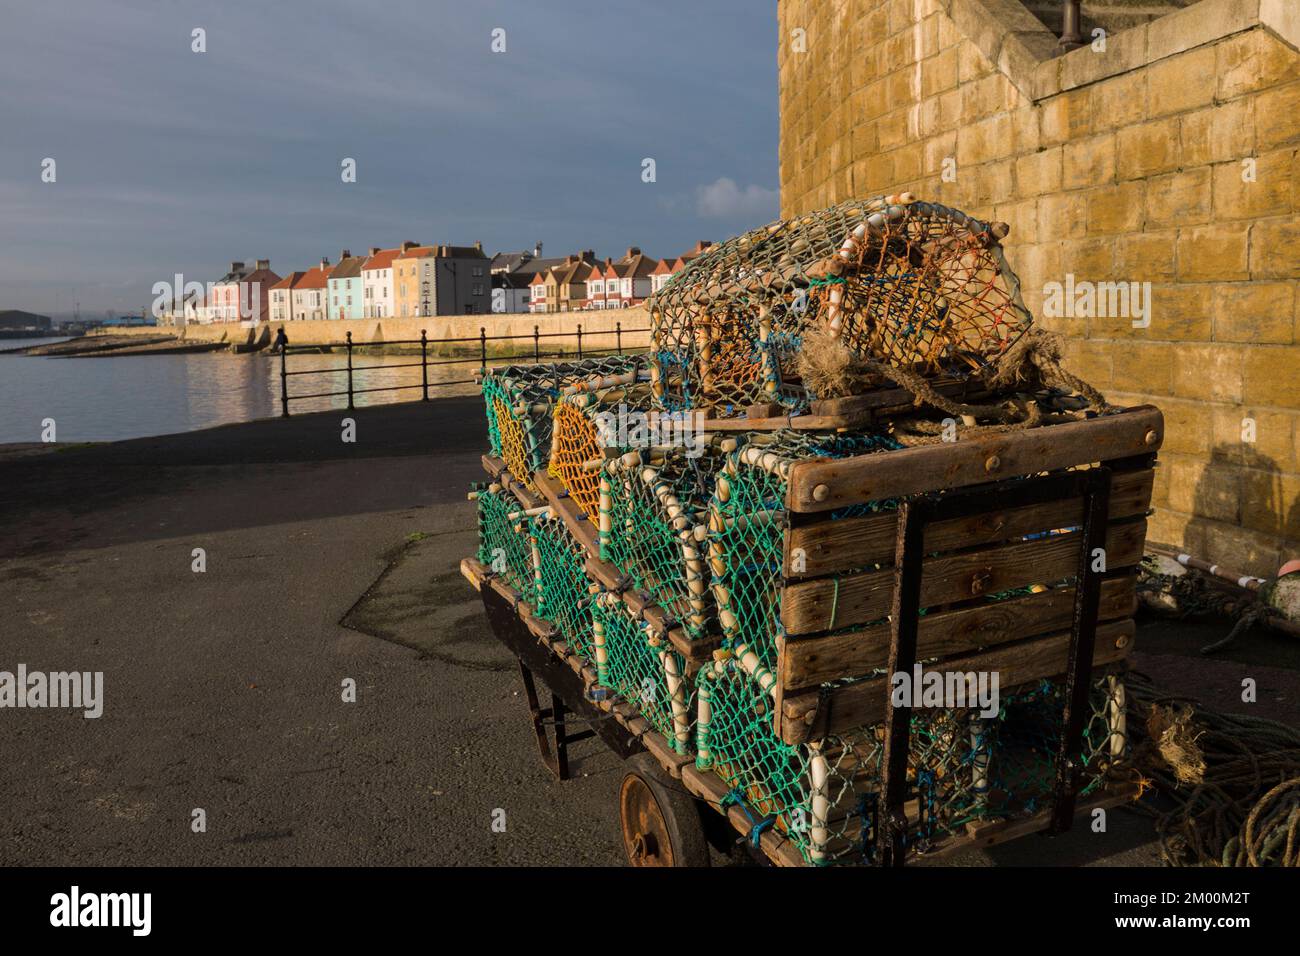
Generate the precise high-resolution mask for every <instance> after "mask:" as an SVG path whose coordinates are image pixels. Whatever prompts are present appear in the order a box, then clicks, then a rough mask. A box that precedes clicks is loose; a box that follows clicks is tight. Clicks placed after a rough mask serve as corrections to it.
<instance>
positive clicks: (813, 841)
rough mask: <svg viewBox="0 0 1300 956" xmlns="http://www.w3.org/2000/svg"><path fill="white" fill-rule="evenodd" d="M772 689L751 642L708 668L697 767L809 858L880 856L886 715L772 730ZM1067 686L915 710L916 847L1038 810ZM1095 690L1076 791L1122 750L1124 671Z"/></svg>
mask: <svg viewBox="0 0 1300 956" xmlns="http://www.w3.org/2000/svg"><path fill="white" fill-rule="evenodd" d="M1117 688H1118V691H1117V690H1116V689H1117ZM775 689H776V678H775V676H774V675H773V674H771V673H770V672H768V671H766V670H765V669H764V668H763V667H762V666H761V665H760V664H758V663H757V659H756V657H754V656H752V655H750V654H748V653H747V651H746V649H744V648H741V649H738V651H737V652H736V654H735V655H734V656H729V655H727V654H726V653H725V652H724V653H723V654H719V655H718V656H717V658H716V659H715V660H714V661H713V662H712V663H711V664H710V665H708V666H706V667H705V668H704V669H703V670H701V672H700V674H699V675H698V677H697V697H698V701H699V703H698V708H699V709H698V716H697V719H696V758H695V764H696V766H697V767H698V768H699V769H701V770H712V771H713V772H714V773H715V774H717V775H718V776H719V777H720V778H721V779H722V781H723V782H724V783H725V784H726V785H727V786H728V787H730V788H731V792H730V799H731V800H734V801H738V802H740V803H742V804H743V806H744V808H745V810H746V812H747V813H748V814H749V816H750V817H751V819H752V820H753V821H754V824H755V826H757V827H765V826H773V827H775V828H776V829H777V830H778V831H780V832H781V833H783V834H785V835H786V836H787V837H789V839H790V840H791V841H792V842H793V843H794V845H795V846H796V847H798V849H799V852H800V853H801V854H802V856H803V857H804V859H805V860H806V861H807V862H809V863H813V864H817V865H832V864H858V863H869V862H876V856H877V850H878V841H879V840H880V838H881V835H882V820H881V800H880V794H881V789H882V783H883V781H882V778H881V766H882V760H883V755H884V737H885V727H884V724H883V723H878V724H875V725H873V726H869V727H859V728H851V729H848V730H844V731H842V732H840V733H838V734H834V735H830V736H827V737H825V738H822V739H819V740H815V741H807V742H804V743H799V744H791V743H787V742H786V741H783V740H782V739H781V738H780V737H779V736H778V735H777V734H776V733H775V732H774V731H773V713H774V709H775V706H776V705H775V701H774V697H773V693H774V691H775ZM1060 692H1061V691H1060V687H1059V685H1057V684H1050V683H1049V684H1046V686H1043V687H1034V688H1029V689H1025V690H1023V691H1022V692H1021V693H1018V694H1016V695H1014V696H1010V697H1008V698H1007V699H1006V700H1005V701H1004V702H1003V706H1002V708H1001V710H1000V711H999V713H998V714H997V715H996V716H987V717H986V716H984V715H983V714H982V713H981V711H979V710H977V709H975V708H969V707H966V708H934V709H922V710H914V711H913V712H912V716H911V722H910V735H909V745H908V757H907V780H906V791H905V794H904V806H905V807H906V808H907V820H908V835H907V845H908V846H909V847H910V848H912V849H913V850H914V851H916V852H918V853H921V854H924V853H925V852H926V851H927V850H930V849H933V848H934V847H935V846H936V845H938V844H939V843H941V842H942V841H943V840H945V839H946V838H949V837H952V836H955V835H957V834H960V833H962V832H963V831H964V830H965V828H966V825H967V824H970V823H975V822H977V821H981V820H989V819H1002V818H1018V817H1026V816H1032V815H1033V814H1035V813H1037V812H1039V811H1040V810H1041V809H1043V807H1044V806H1045V805H1046V801H1047V798H1048V795H1049V794H1050V792H1051V787H1052V769H1053V762H1052V761H1053V758H1054V757H1055V754H1056V752H1057V749H1058V747H1059V745H1060V738H1061V723H1060V719H1059V708H1060V704H1061V700H1060V699H1059V694H1060ZM1089 701H1090V708H1091V718H1090V720H1089V723H1088V731H1087V733H1086V734H1085V739H1084V747H1083V748H1082V751H1081V753H1080V754H1079V755H1077V762H1078V763H1079V765H1080V766H1081V768H1082V775H1083V779H1082V786H1081V788H1080V791H1079V792H1080V793H1081V794H1087V793H1091V792H1092V791H1093V790H1095V789H1097V788H1098V787H1100V786H1101V785H1102V784H1103V783H1104V782H1105V780H1106V779H1107V774H1110V773H1112V772H1114V771H1115V770H1117V769H1119V768H1120V767H1122V765H1123V755H1124V752H1125V748H1124V742H1123V735H1124V728H1123V717H1122V701H1123V691H1122V678H1121V677H1120V676H1119V675H1117V674H1112V675H1107V676H1102V677H1101V678H1099V679H1098V680H1097V681H1095V683H1094V685H1093V688H1092V693H1091V695H1090V698H1089ZM1117 703H1118V704H1119V707H1120V710H1119V713H1118V715H1117V714H1116V712H1115V707H1116V704H1117ZM1053 708H1055V709H1053Z"/></svg>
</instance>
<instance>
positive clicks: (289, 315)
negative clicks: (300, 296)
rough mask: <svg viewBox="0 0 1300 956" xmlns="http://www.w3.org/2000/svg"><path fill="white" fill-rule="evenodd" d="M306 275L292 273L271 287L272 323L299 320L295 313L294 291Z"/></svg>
mask: <svg viewBox="0 0 1300 956" xmlns="http://www.w3.org/2000/svg"><path fill="white" fill-rule="evenodd" d="M306 274H307V273H305V272H290V273H289V274H288V275H287V276H285V277H284V278H283V279H281V280H280V281H279V282H277V283H276V284H275V285H273V286H271V295H270V299H271V321H272V322H289V321H292V320H293V319H295V318H297V316H295V315H294V312H293V290H294V288H296V287H297V285H298V283H299V282H301V281H302V277H303V276H305V275H306Z"/></svg>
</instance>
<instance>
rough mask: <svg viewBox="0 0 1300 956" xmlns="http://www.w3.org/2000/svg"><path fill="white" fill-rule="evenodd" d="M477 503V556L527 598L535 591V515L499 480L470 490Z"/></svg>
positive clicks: (529, 599)
mask: <svg viewBox="0 0 1300 956" xmlns="http://www.w3.org/2000/svg"><path fill="white" fill-rule="evenodd" d="M471 497H473V498H474V500H475V502H476V503H477V505H478V553H477V557H478V560H479V561H480V562H481V563H482V564H483V565H484V566H486V567H487V568H488V570H489V571H491V572H492V573H493V574H497V575H500V576H501V578H502V579H503V580H504V581H505V582H506V583H507V584H509V585H510V587H511V588H513V589H514V590H515V592H516V593H518V594H519V595H520V596H521V597H522V598H523V599H524V600H528V601H531V600H532V599H533V597H534V595H535V594H536V561H535V560H534V557H533V544H532V540H531V524H532V518H531V517H530V516H529V515H528V514H527V512H526V509H525V507H524V505H523V504H522V503H520V501H519V499H517V498H516V497H515V496H514V495H513V494H512V493H511V492H510V491H509V490H507V489H506V488H503V487H502V486H501V485H500V484H498V483H496V482H492V483H490V484H479V485H478V486H477V490H475V491H473V492H471Z"/></svg>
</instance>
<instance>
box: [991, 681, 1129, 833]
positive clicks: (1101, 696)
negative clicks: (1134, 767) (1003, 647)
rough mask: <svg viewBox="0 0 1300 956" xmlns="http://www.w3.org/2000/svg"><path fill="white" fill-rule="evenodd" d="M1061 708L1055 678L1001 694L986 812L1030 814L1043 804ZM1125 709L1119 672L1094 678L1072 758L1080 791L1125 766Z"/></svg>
mask: <svg viewBox="0 0 1300 956" xmlns="http://www.w3.org/2000/svg"><path fill="white" fill-rule="evenodd" d="M1064 708H1065V688H1064V685H1063V683H1062V682H1061V681H1060V680H1044V681H1040V682H1039V683H1038V684H1036V685H1033V686H1031V687H1027V688H1018V689H1017V690H1016V691H1015V692H1014V693H1012V694H1009V695H1005V696H1004V697H1003V700H1002V712H1001V713H1000V714H999V719H998V722H997V725H996V727H995V728H994V730H993V733H994V734H995V737H996V740H995V743H994V746H995V748H996V752H997V755H998V759H997V761H996V762H995V763H994V764H993V766H992V768H991V769H992V773H991V775H990V778H989V804H990V812H1008V811H1013V810H1019V811H1022V812H1024V813H1025V814H1032V813H1034V812H1036V811H1038V810H1042V809H1044V808H1045V807H1046V806H1047V805H1048V801H1050V799H1051V794H1052V788H1053V786H1054V784H1055V760H1056V750H1057V747H1058V746H1059V742H1060V739H1061V731H1062V726H1063V725H1062V719H1063V716H1064ZM1124 713H1125V709H1124V683H1123V675H1122V674H1118V673H1116V674H1109V675H1105V676H1102V677H1100V678H1098V679H1096V680H1094V681H1093V686H1092V688H1091V690H1090V692H1089V695H1088V712H1087V714H1086V717H1085V722H1084V727H1083V740H1082V743H1081V746H1080V750H1079V754H1078V755H1077V758H1076V763H1077V764H1078V765H1079V767H1080V773H1081V774H1082V776H1081V778H1080V787H1079V793H1080V795H1087V794H1089V793H1092V792H1093V791H1094V790H1097V789H1098V788H1099V787H1101V786H1103V784H1104V783H1105V780H1106V777H1107V775H1109V774H1111V773H1112V772H1113V771H1115V770H1117V769H1119V768H1121V767H1122V766H1124V762H1125V760H1126V758H1127V757H1128V741H1127V731H1126V728H1125V725H1124Z"/></svg>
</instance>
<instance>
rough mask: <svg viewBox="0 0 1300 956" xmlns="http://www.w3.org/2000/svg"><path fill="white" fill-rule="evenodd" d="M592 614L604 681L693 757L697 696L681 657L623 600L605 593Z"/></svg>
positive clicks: (677, 747)
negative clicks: (634, 616) (687, 676)
mask: <svg viewBox="0 0 1300 956" xmlns="http://www.w3.org/2000/svg"><path fill="white" fill-rule="evenodd" d="M592 609H593V623H594V627H593V630H592V634H593V643H594V645H595V647H594V651H595V657H596V672H597V679H598V680H599V682H600V683H601V684H602V685H604V686H606V687H609V688H611V689H612V690H613V691H614V692H615V693H616V694H618V696H619V697H621V698H622V699H624V700H625V701H627V702H628V703H630V704H633V705H634V706H636V707H637V708H638V710H640V712H641V716H643V717H644V718H645V719H646V720H648V721H649V722H650V724H651V725H652V726H653V727H654V728H655V730H657V731H659V733H661V734H662V735H663V736H664V738H665V739H666V740H667V741H668V743H669V744H670V745H671V746H672V748H673V749H674V750H676V751H677V752H678V753H681V754H688V753H691V752H692V751H691V747H692V725H693V723H694V719H695V692H694V688H693V686H692V685H691V682H690V681H689V679H687V678H686V676H685V673H686V670H685V662H684V661H683V659H682V657H681V655H680V654H678V653H677V652H676V651H674V650H673V649H672V646H671V645H670V644H668V642H667V641H665V640H663V639H661V638H658V637H656V636H655V635H654V634H652V633H651V632H650V630H649V628H648V627H647V626H646V625H645V623H644V622H642V621H636V620H633V619H632V617H631V616H630V614H629V613H628V610H627V607H626V605H624V603H623V601H622V599H621V598H619V596H618V595H616V594H613V593H611V592H608V591H605V592H602V593H601V594H600V595H599V596H598V597H597V599H596V600H595V602H594V603H593V605H592Z"/></svg>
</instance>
